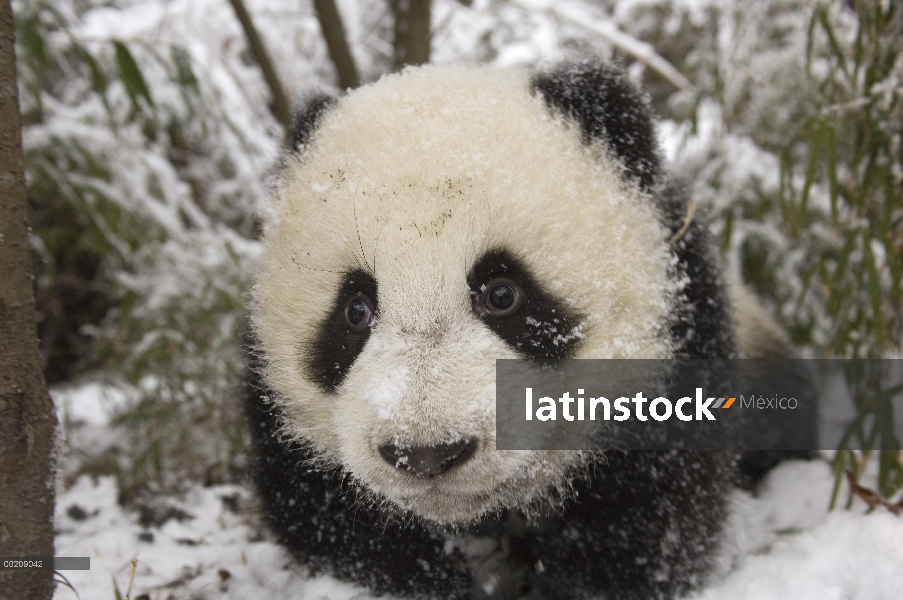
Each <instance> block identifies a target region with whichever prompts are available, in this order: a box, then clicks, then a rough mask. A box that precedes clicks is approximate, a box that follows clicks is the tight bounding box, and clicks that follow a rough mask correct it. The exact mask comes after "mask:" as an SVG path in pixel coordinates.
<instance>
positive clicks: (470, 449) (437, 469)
mask: <svg viewBox="0 0 903 600" xmlns="http://www.w3.org/2000/svg"><path fill="white" fill-rule="evenodd" d="M476 449H477V441H476V440H473V439H471V440H460V441H457V442H451V443H448V444H437V445H435V446H408V447H404V446H395V445H393V444H385V445H383V446H380V447H379V454H380V455H381V456H382V457H383V459H384V460H385V461H386V462H387V463H389V464H390V465H392V466H393V467H395V468H397V469H402V470H405V471H410V472H411V473H413V474H414V475H416V476H418V477H436V476H438V475H442V474H443V473H446V472H448V471H449V470H451V469H453V468H455V467H458V466H460V465H462V464H464V463H465V462H467V461H468V460H470V457H471V456H473V453H474V451H475V450H476Z"/></svg>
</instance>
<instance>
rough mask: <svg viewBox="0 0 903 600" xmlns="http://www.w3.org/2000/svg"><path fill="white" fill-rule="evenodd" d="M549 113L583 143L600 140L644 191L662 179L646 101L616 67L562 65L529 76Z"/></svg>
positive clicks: (594, 63) (605, 65)
mask: <svg viewBox="0 0 903 600" xmlns="http://www.w3.org/2000/svg"><path fill="white" fill-rule="evenodd" d="M532 83H533V90H534V92H537V93H539V94H540V95H541V96H542V99H543V100H544V101H545V103H546V105H548V106H549V107H550V108H552V109H553V110H555V111H557V112H559V113H561V114H562V115H564V116H565V117H567V118H569V119H573V120H574V121H576V122H577V124H578V125H580V130H581V131H582V133H583V142H584V143H586V144H590V143H592V142H595V141H602V142H604V143H605V144H606V145H607V146H608V148H609V150H610V151H611V152H612V153H613V154H614V155H615V157H616V158H617V159H618V160H619V161H620V162H621V163H622V164H623V166H624V168H625V169H626V172H627V175H628V176H629V177H631V178H632V179H634V180H636V182H637V183H638V184H639V185H640V187H641V188H642V189H643V190H647V191H648V190H650V189H651V188H652V187H653V186H654V185H655V184H656V183H657V182H658V181H659V179H660V176H661V171H662V167H661V159H660V157H659V150H658V142H657V138H656V132H655V126H654V124H653V119H652V111H651V109H650V107H649V102H648V100H647V98H646V97H645V96H644V95H643V94H642V93H641V92H640V91H639V90H638V89H637V88H636V87H635V86H634V85H633V84H632V83H631V82H630V80H629V79H628V78H627V75H626V74H625V73H624V72H623V71H622V70H621V69H619V68H618V67H615V66H613V65H610V64H605V63H599V62H581V63H566V64H563V65H560V66H558V67H557V68H555V69H553V70H552V71H549V72H545V73H540V74H538V75H536V76H535V77H534V78H533V82H532Z"/></svg>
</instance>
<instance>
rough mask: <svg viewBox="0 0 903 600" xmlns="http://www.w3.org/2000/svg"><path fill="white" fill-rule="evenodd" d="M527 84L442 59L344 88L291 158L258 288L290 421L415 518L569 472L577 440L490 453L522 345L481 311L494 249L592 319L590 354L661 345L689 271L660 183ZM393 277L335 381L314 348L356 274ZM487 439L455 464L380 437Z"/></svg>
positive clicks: (639, 354)
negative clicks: (479, 290) (668, 226)
mask: <svg viewBox="0 0 903 600" xmlns="http://www.w3.org/2000/svg"><path fill="white" fill-rule="evenodd" d="M605 152H606V151H605V149H604V148H602V147H599V146H596V147H589V148H588V147H586V146H585V145H584V144H583V143H582V142H581V138H580V132H579V129H578V128H577V127H576V126H575V125H572V124H570V123H567V122H565V121H564V120H563V119H561V118H558V117H555V116H553V114H552V113H551V111H549V109H548V108H547V107H546V106H545V104H544V103H543V102H542V100H541V99H540V98H538V97H536V96H535V95H533V94H531V92H530V87H529V77H528V74H527V73H525V72H521V71H498V70H489V69H487V68H481V67H443V68H436V67H429V68H419V69H409V70H406V71H405V72H404V73H403V74H401V75H392V76H388V77H385V78H383V79H382V80H380V81H379V82H378V83H376V84H373V85H369V86H365V87H363V88H360V89H359V90H357V91H355V92H352V93H351V94H349V95H348V96H346V97H344V98H342V99H341V100H339V102H338V105H337V106H335V107H333V108H332V109H330V110H329V111H328V112H327V113H326V114H325V115H324V117H323V119H322V121H321V122H320V124H319V126H318V127H317V129H316V131H315V132H314V134H313V137H312V140H311V144H310V146H309V148H307V149H306V152H304V153H302V154H301V155H299V156H295V157H292V158H291V159H290V160H289V164H288V166H287V167H286V168H285V170H284V172H283V173H282V175H281V177H280V179H279V181H278V184H277V186H276V187H277V191H276V202H275V205H274V208H273V210H272V212H271V214H270V215H269V218H268V222H267V225H266V230H265V242H266V246H267V251H266V253H265V256H264V259H263V269H262V274H261V275H260V277H259V279H258V282H257V285H256V287H255V289H254V306H255V316H254V326H255V330H256V333H257V336H258V339H259V341H260V344H261V348H262V350H263V354H264V359H265V378H266V381H267V383H268V385H269V386H270V387H271V388H272V389H273V390H275V391H276V392H277V394H278V397H277V400H276V401H277V402H278V403H279V404H280V406H281V407H282V408H283V411H284V415H285V418H286V420H287V429H288V432H289V433H290V435H292V436H295V437H297V438H303V439H306V440H309V442H310V443H311V444H312V446H313V447H314V448H315V449H317V450H318V451H319V452H321V453H322V454H323V456H324V457H325V459H327V460H330V461H333V462H336V463H341V464H342V465H343V466H344V467H345V468H346V469H347V470H348V471H350V473H351V474H352V475H353V476H354V477H355V479H356V480H357V481H359V482H360V483H361V484H363V486H365V487H366V488H368V489H369V490H371V491H373V492H374V493H376V494H378V495H380V496H382V497H385V498H386V499H388V500H390V501H391V502H393V503H395V504H396V505H398V506H400V507H402V508H405V509H410V510H412V511H414V512H415V513H417V514H419V515H420V516H423V517H426V518H429V519H433V520H436V521H440V522H446V523H458V522H466V521H469V520H472V519H474V518H476V517H478V516H480V515H481V514H484V513H485V512H487V511H490V510H493V509H495V508H498V507H500V506H503V505H508V506H510V505H515V506H520V507H528V506H529V505H530V503H532V502H533V501H535V500H536V499H537V498H538V497H541V496H542V495H543V494H545V493H546V491H547V489H548V488H549V486H553V485H558V486H565V485H566V477H567V474H568V471H569V470H570V469H571V468H573V467H574V466H575V465H579V462H580V456H581V455H580V453H577V452H555V451H543V452H513V451H507V452H506V451H496V450H495V448H494V446H495V442H494V436H495V411H494V407H495V400H494V380H495V359H497V358H516V357H517V355H516V353H515V352H514V351H513V350H512V349H511V348H510V347H509V346H508V345H507V344H506V343H504V342H503V341H502V340H501V339H500V338H498V337H497V336H496V335H495V334H493V333H492V332H491V331H490V330H489V329H488V328H487V327H486V326H485V325H484V324H483V323H482V322H481V321H480V320H479V319H478V317H477V316H476V315H475V314H474V312H473V310H472V308H471V298H470V295H469V291H468V287H467V283H466V276H467V274H468V272H469V270H470V269H471V267H472V266H473V264H474V262H475V261H476V260H478V259H479V257H480V256H481V255H482V254H483V253H484V252H486V251H488V250H491V249H495V248H506V249H509V250H510V251H512V252H514V253H515V254H516V255H517V256H519V257H520V258H521V259H522V260H523V261H524V262H525V263H526V265H527V266H528V267H529V268H530V269H531V271H532V272H533V273H534V274H535V276H536V277H537V279H538V280H539V281H541V282H543V284H544V285H545V286H546V288H547V289H548V290H549V291H550V292H552V293H554V294H556V295H558V296H559V297H560V298H563V299H564V300H565V301H566V302H567V303H568V304H569V305H571V306H572V307H573V309H574V310H575V312H576V313H578V314H582V315H586V319H585V321H584V322H583V323H582V325H581V329H580V332H581V334H582V335H583V336H584V339H583V340H582V343H581V344H580V346H579V350H578V354H577V357H578V358H624V357H631V358H667V357H669V356H671V352H672V348H671V343H670V338H669V335H668V326H669V314H670V307H671V306H672V300H673V296H674V294H675V293H677V290H676V284H675V283H674V282H673V279H672V278H671V277H670V276H669V273H670V271H669V269H670V268H671V266H670V263H669V254H668V247H667V242H666V240H667V237H668V236H667V234H666V232H665V230H664V227H663V226H662V225H661V224H660V218H659V216H658V215H657V213H656V209H655V208H654V205H653V202H652V200H651V198H650V197H649V196H648V195H646V194H643V193H642V192H640V191H639V190H638V188H637V187H636V186H634V185H632V184H628V183H627V182H626V180H625V179H624V178H623V177H622V175H621V171H620V167H619V166H618V164H617V163H616V162H615V161H613V160H611V159H610V158H608V157H607V155H606V154H605ZM355 268H361V269H364V270H365V271H368V272H370V273H371V274H373V275H374V276H375V278H376V280H377V281H378V286H379V299H378V303H379V320H378V322H377V323H376V324H375V325H374V326H373V328H372V331H371V336H370V338H369V340H368V342H367V345H366V346H365V348H364V350H363V351H362V353H361V354H360V356H359V357H358V358H357V360H356V361H355V363H354V365H353V366H352V368H351V369H350V371H349V372H348V374H347V376H346V378H345V380H344V382H343V384H342V385H341V386H340V388H339V389H338V390H337V392H336V393H335V394H324V393H323V392H322V391H320V390H319V389H318V388H317V386H316V385H314V383H312V382H311V381H310V380H309V379H308V378H307V376H306V374H305V371H304V368H303V366H302V365H303V364H304V357H303V356H302V352H303V349H304V348H305V345H306V343H307V342H308V341H310V340H311V339H312V338H313V336H314V334H315V332H316V330H317V327H318V324H319V323H320V322H321V321H322V320H323V319H324V318H325V317H326V315H327V314H328V312H329V311H330V310H331V308H332V304H333V302H334V301H335V294H336V292H337V290H338V287H339V285H340V282H341V278H342V275H343V273H344V272H345V271H346V270H349V269H355ZM465 438H466V439H470V438H476V439H477V440H478V444H479V445H478V449H477V451H476V453H475V454H474V456H473V458H472V459H471V460H470V461H468V462H466V463H464V464H462V465H461V466H460V467H457V468H455V469H453V470H451V471H450V472H448V473H447V474H445V475H443V476H442V477H436V478H432V479H428V478H419V477H414V476H413V475H411V474H410V473H408V472H406V471H404V470H400V469H396V468H394V467H393V466H391V465H389V464H388V463H387V462H386V461H385V460H383V459H382V457H381V456H380V455H379V453H378V451H377V447H378V446H379V445H380V444H387V443H395V444H399V445H425V444H436V443H438V442H442V441H455V440H460V439H465Z"/></svg>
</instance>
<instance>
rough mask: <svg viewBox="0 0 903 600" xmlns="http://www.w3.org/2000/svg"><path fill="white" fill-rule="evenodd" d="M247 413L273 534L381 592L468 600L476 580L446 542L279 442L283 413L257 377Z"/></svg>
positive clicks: (312, 561) (298, 553) (315, 562)
mask: <svg viewBox="0 0 903 600" xmlns="http://www.w3.org/2000/svg"><path fill="white" fill-rule="evenodd" d="M254 367H256V365H254V366H252V368H251V378H250V380H249V382H248V384H247V387H246V395H245V397H246V402H245V410H246V413H247V416H248V422H249V423H250V428H251V435H252V439H253V441H254V449H255V458H256V469H255V470H254V476H255V483H256V485H257V489H258V490H259V491H260V499H261V501H262V503H263V509H264V512H265V514H266V516H267V520H268V521H269V525H270V528H271V529H272V531H273V532H274V533H275V534H276V536H277V538H278V540H279V542H280V543H282V544H283V545H285V546H286V547H287V548H288V549H289V550H290V551H291V552H292V554H294V555H295V557H296V558H297V559H298V560H299V561H300V562H302V563H304V564H306V565H308V566H310V567H311V568H312V569H313V571H314V572H326V573H329V574H331V575H333V576H335V577H338V578H339V579H345V580H349V581H354V582H356V583H359V584H360V585H362V586H365V587H367V588H369V589H371V590H373V591H375V592H377V593H392V594H398V595H402V596H414V597H418V598H437V599H438V598H441V599H448V600H459V599H461V600H463V599H464V598H467V590H468V589H469V586H470V577H469V575H468V573H467V567H466V564H465V562H464V559H463V558H462V557H461V555H460V554H459V553H449V554H447V553H446V552H445V550H444V543H445V538H444V537H443V536H442V535H441V534H440V533H437V532H430V531H427V529H426V528H424V527H423V526H422V525H420V524H419V523H416V522H414V521H411V520H410V519H408V520H407V521H404V522H403V521H402V520H401V519H399V518H398V517H395V516H393V515H391V514H390V513H384V512H382V511H380V510H379V509H378V508H376V507H374V506H373V505H372V504H369V503H368V502H367V501H366V500H365V499H363V498H362V497H361V495H360V494H359V493H358V492H357V491H356V490H355V489H354V487H353V486H351V485H350V484H348V483H347V482H346V481H345V479H346V477H345V475H344V474H343V472H342V471H341V470H336V469H333V470H320V469H317V468H315V467H312V466H310V459H312V458H313V457H314V455H313V454H312V453H311V452H310V451H309V450H307V449H305V448H304V447H303V446H301V445H300V444H299V443H298V442H296V441H291V442H289V441H285V440H283V439H282V437H281V436H280V427H281V425H282V421H281V417H280V412H279V410H278V409H276V408H274V407H273V406H272V405H271V404H269V403H268V402H267V401H266V394H265V392H264V391H263V390H262V389H261V387H260V382H259V380H258V379H257V375H256V371H257V369H256V368H254Z"/></svg>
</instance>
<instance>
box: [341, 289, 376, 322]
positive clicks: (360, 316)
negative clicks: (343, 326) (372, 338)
mask: <svg viewBox="0 0 903 600" xmlns="http://www.w3.org/2000/svg"><path fill="white" fill-rule="evenodd" d="M345 320H347V321H348V324H349V325H351V329H352V330H353V331H364V330H366V329H367V328H368V327H369V326H370V324H371V323H372V322H373V303H372V302H371V301H370V298H368V297H367V296H364V295H363V294H357V295H355V296H353V297H352V298H351V299H350V300H348V304H346V305H345Z"/></svg>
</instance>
